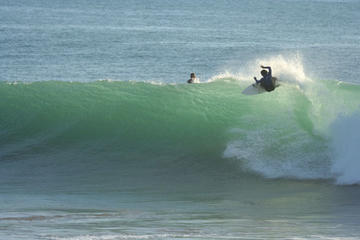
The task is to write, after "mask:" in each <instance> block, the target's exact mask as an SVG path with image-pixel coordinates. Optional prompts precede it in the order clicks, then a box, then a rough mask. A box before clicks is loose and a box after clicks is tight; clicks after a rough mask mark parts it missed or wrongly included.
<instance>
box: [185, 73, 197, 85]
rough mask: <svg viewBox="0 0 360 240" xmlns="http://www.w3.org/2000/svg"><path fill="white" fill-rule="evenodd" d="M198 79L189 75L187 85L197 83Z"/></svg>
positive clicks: (193, 74)
mask: <svg viewBox="0 0 360 240" xmlns="http://www.w3.org/2000/svg"><path fill="white" fill-rule="evenodd" d="M198 82H199V79H197V78H196V76H195V73H191V74H190V79H189V80H187V83H198Z"/></svg>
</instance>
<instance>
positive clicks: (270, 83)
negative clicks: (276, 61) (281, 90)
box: [254, 65, 275, 92]
mask: <svg viewBox="0 0 360 240" xmlns="http://www.w3.org/2000/svg"><path fill="white" fill-rule="evenodd" d="M260 67H261V68H263V70H261V72H260V73H261V76H262V78H261V79H260V80H257V79H256V77H254V80H255V82H256V84H260V86H262V87H263V88H264V89H265V90H266V91H268V92H271V91H272V90H274V89H275V83H274V80H273V77H272V75H271V74H272V72H271V67H264V66H262V65H261V66H260ZM265 69H268V70H269V71H266V70H265Z"/></svg>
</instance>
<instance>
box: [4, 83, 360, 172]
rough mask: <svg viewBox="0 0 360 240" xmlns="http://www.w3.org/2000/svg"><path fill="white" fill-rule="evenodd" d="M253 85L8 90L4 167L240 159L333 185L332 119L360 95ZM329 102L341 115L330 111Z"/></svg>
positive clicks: (20, 86) (340, 88) (332, 88)
mask: <svg viewBox="0 0 360 240" xmlns="http://www.w3.org/2000/svg"><path fill="white" fill-rule="evenodd" d="M249 84H250V83H249V82H243V81H238V80H236V79H234V78H221V79H217V80H215V81H212V82H207V83H202V84H154V83H146V82H111V81H98V82H88V83H80V82H55V81H48V82H33V83H30V84H29V83H4V82H3V83H0V96H1V102H0V112H1V115H0V129H1V130H0V152H1V155H0V158H1V159H2V160H13V159H18V158H23V157H24V156H29V155H34V154H45V153H49V154H50V153H57V152H62V153H64V152H66V151H75V152H77V153H78V154H83V153H91V154H97V156H98V155H99V154H100V155H101V154H103V155H104V156H105V155H106V156H107V157H109V156H111V154H114V155H116V154H118V153H122V154H124V153H126V154H127V155H131V154H132V155H134V154H138V155H139V156H140V157H139V158H150V157H149V156H150V155H151V156H155V157H154V159H160V158H161V156H164V155H166V156H177V157H176V158H174V159H178V158H179V156H184V155H186V154H187V153H192V154H193V155H195V156H197V157H198V158H199V159H202V160H199V161H200V162H201V161H206V159H209V158H211V157H214V156H215V157H216V158H218V159H220V160H221V161H224V159H223V158H224V157H225V158H234V159H238V160H240V162H241V164H240V165H242V166H243V167H245V168H249V169H251V170H253V171H255V172H260V173H261V174H263V175H265V176H270V177H282V176H290V177H292V176H295V177H297V174H296V173H293V172H292V171H289V169H287V168H286V167H285V168H284V165H286V164H290V162H293V163H294V162H295V165H294V166H293V168H292V169H293V170H294V172H298V171H302V170H303V168H304V167H303V166H301V161H302V162H304V159H306V161H307V162H306V164H310V165H313V168H312V169H310V170H309V171H308V172H307V175H305V177H310V178H313V177H315V178H316V177H319V176H320V177H328V173H329V168H330V164H329V161H330V160H329V156H328V155H329V150H327V146H328V145H327V142H328V136H327V131H328V130H326V129H328V126H329V125H330V124H331V121H332V120H331V116H332V115H334V116H336V115H338V114H339V112H340V110H341V111H344V109H346V111H347V112H354V111H356V110H357V109H358V106H359V101H358V100H359V93H360V87H359V86H358V85H349V84H345V83H339V82H335V81H326V82H320V83H318V84H315V83H307V84H306V86H303V87H302V88H299V86H297V85H296V84H287V83H286V82H284V83H283V84H282V85H281V86H280V87H279V88H277V89H276V90H275V91H273V92H271V93H263V94H259V95H253V96H247V95H243V94H242V93H241V92H242V90H244V89H245V88H246V87H247V85H249ZM315 90H316V91H315ZM324 91H325V92H326V93H325V94H323V92H324ZM330 102H336V106H335V104H334V105H333V106H331V105H327V106H326V104H329V103H330ZM340 103H341V104H340ZM344 106H345V107H344ZM329 109H330V111H329ZM324 126H325V127H324ZM322 127H323V128H322ZM324 129H325V130H324ZM319 150H321V152H325V154H318V151H319ZM110 158H111V157H110ZM294 159H295V160H294ZM296 159H297V160H296ZM220 160H219V161H220ZM159 161H160V160H159ZM269 161H270V162H271V164H270V163H269ZM209 164H210V165H211V163H209ZM306 167H309V166H308V165H307V166H306ZM289 168H291V167H289ZM264 169H265V170H264ZM314 169H315V170H314ZM319 169H320V170H319ZM322 171H325V172H326V173H323V172H322ZM320 172H321V173H320Z"/></svg>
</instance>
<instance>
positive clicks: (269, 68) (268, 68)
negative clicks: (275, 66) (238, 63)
mask: <svg viewBox="0 0 360 240" xmlns="http://www.w3.org/2000/svg"><path fill="white" fill-rule="evenodd" d="M260 67H261V68H265V69H267V70H269V73H268V74H270V76H271V75H272V72H271V67H265V66H263V65H261V66H260Z"/></svg>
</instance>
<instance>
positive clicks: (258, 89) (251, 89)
mask: <svg viewBox="0 0 360 240" xmlns="http://www.w3.org/2000/svg"><path fill="white" fill-rule="evenodd" d="M272 79H273V81H274V82H275V88H277V87H278V86H280V84H279V82H278V80H277V78H276V77H272ZM265 92H267V91H266V90H265V89H264V88H263V87H262V86H260V84H257V83H253V84H251V85H250V86H248V87H247V88H245V89H244V90H243V91H242V94H244V95H256V94H261V93H265Z"/></svg>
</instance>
